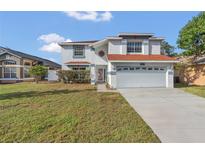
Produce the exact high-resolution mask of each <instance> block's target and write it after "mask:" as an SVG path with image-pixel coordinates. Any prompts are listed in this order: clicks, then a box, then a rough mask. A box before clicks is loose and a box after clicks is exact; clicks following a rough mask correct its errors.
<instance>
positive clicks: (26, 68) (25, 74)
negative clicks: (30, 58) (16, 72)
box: [23, 67, 31, 78]
mask: <svg viewBox="0 0 205 154" xmlns="http://www.w3.org/2000/svg"><path fill="white" fill-rule="evenodd" d="M29 69H30V67H24V68H23V73H24V78H30V77H31V76H30V74H29Z"/></svg>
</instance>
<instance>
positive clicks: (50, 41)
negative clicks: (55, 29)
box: [38, 33, 72, 53]
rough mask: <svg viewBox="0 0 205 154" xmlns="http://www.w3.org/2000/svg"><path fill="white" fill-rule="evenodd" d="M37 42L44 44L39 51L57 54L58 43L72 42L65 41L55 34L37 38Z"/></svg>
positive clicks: (58, 49) (58, 51) (69, 40)
mask: <svg viewBox="0 0 205 154" xmlns="http://www.w3.org/2000/svg"><path fill="white" fill-rule="evenodd" d="M38 40H41V41H43V42H44V43H45V44H44V45H43V46H42V47H41V48H40V49H39V50H41V51H46V52H57V53H60V46H59V45H58V43H59V42H64V41H66V42H72V41H71V39H65V38H64V37H62V36H60V35H58V34H56V33H50V34H45V35H41V36H39V37H38Z"/></svg>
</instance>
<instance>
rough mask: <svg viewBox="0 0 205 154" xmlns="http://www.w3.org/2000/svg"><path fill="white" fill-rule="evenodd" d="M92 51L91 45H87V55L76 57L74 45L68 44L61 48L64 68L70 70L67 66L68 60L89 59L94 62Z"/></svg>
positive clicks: (88, 60)
mask: <svg viewBox="0 0 205 154" xmlns="http://www.w3.org/2000/svg"><path fill="white" fill-rule="evenodd" d="M92 59H93V58H92V52H91V49H90V47H89V46H85V57H83V58H76V57H74V56H73V46H72V45H67V46H63V47H62V48H61V63H62V69H63V70H69V68H68V67H67V66H66V64H65V63H66V62H69V61H87V62H90V63H92Z"/></svg>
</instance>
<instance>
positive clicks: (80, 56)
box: [73, 45, 85, 58]
mask: <svg viewBox="0 0 205 154" xmlns="http://www.w3.org/2000/svg"><path fill="white" fill-rule="evenodd" d="M77 47H82V52H83V54H82V55H76V54H75V52H76V51H75V50H76V48H77ZM73 58H85V46H84V45H73Z"/></svg>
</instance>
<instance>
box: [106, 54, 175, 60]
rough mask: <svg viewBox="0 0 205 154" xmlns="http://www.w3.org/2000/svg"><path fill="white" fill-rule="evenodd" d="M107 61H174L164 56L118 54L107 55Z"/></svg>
mask: <svg viewBox="0 0 205 154" xmlns="http://www.w3.org/2000/svg"><path fill="white" fill-rule="evenodd" d="M108 60H113V61H115V60H125V61H126V60H128V61H129V60H130V61H132V60H139V61H140V60H142V61H143V60H154V61H174V60H176V59H175V58H173V57H169V56H165V55H120V54H109V55H108Z"/></svg>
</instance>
